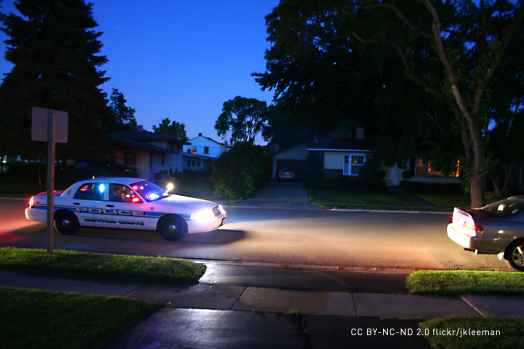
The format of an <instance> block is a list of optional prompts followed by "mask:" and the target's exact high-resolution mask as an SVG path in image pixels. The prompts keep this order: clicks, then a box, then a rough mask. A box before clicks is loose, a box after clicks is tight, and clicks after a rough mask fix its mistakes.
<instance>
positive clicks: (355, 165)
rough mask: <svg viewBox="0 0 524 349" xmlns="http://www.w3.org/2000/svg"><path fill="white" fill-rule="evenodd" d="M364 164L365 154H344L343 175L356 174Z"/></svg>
mask: <svg viewBox="0 0 524 349" xmlns="http://www.w3.org/2000/svg"><path fill="white" fill-rule="evenodd" d="M365 165H366V155H364V154H346V155H344V168H343V175H344V176H358V175H359V173H360V171H361V170H362V168H363V167H364V166H365Z"/></svg>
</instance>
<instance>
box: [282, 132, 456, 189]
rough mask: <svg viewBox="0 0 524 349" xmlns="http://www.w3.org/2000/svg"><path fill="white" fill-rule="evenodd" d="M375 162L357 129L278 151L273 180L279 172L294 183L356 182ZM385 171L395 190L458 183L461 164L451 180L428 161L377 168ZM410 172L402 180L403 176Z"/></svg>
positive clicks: (370, 147) (415, 160)
mask: <svg viewBox="0 0 524 349" xmlns="http://www.w3.org/2000/svg"><path fill="white" fill-rule="evenodd" d="M373 158H374V147H373V145H372V144H370V143H369V141H368V140H367V139H366V137H365V132H364V128H360V127H357V128H355V129H354V131H353V132H350V133H349V134H345V135H342V136H340V135H333V136H331V137H326V138H324V139H316V140H314V141H313V142H311V143H310V144H300V145H296V146H294V147H292V148H289V149H286V150H284V151H281V152H279V153H277V154H275V155H274V156H273V169H272V178H273V179H278V177H279V176H278V174H279V171H280V170H283V169H286V170H290V171H292V172H293V173H295V177H296V179H297V180H303V179H305V176H306V174H307V175H308V176H309V178H315V179H318V180H331V179H337V178H348V179H350V178H356V177H359V176H360V174H361V172H362V170H363V169H364V168H365V167H366V166H367V165H368V164H369V162H370V161H371V160H372V159H373ZM378 166H380V167H381V168H382V169H383V170H384V171H385V178H384V180H385V182H386V185H388V186H398V185H400V182H401V181H404V180H405V181H410V182H418V183H442V184H444V183H452V184H457V183H460V179H459V175H460V162H457V168H456V170H455V172H454V173H453V176H445V175H444V174H443V173H441V172H439V171H436V170H434V169H433V168H432V166H431V162H430V161H425V162H424V161H422V160H421V159H418V158H416V159H414V160H411V161H399V162H397V163H395V164H393V165H392V166H385V165H384V164H378ZM406 171H408V172H412V173H413V175H412V176H411V178H409V179H404V178H403V174H404V172H406Z"/></svg>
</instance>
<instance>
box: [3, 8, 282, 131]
mask: <svg viewBox="0 0 524 349" xmlns="http://www.w3.org/2000/svg"><path fill="white" fill-rule="evenodd" d="M92 2H93V3H94V17H95V19H96V21H97V22H98V24H99V27H98V30H99V31H102V32H103V33H104V34H103V36H102V38H101V40H102V42H103V44H104V48H103V54H105V55H107V57H108V59H109V63H108V64H106V65H105V66H103V68H102V69H104V70H106V71H107V76H108V77H110V78H111V80H110V81H109V82H107V83H106V84H105V85H104V86H103V88H104V90H106V91H107V92H109V91H110V90H111V88H113V87H116V88H118V89H120V90H121V91H122V92H124V94H125V96H126V98H127V100H128V103H129V105H131V106H132V107H134V108H135V109H136V117H137V120H138V123H139V124H142V125H144V127H145V128H146V129H151V127H152V125H153V124H156V123H158V122H159V121H160V120H161V119H162V118H164V117H169V118H171V119H175V120H177V121H181V122H184V123H185V124H186V129H187V131H188V136H190V137H192V136H195V135H196V134H197V133H198V132H203V133H204V134H206V135H209V136H211V137H214V138H216V132H215V129H214V123H215V120H216V118H217V116H218V115H219V114H220V111H221V109H222V103H223V102H224V101H225V100H227V99H229V98H232V97H234V96H236V95H240V96H245V97H254V98H258V99H262V100H266V101H268V102H269V101H270V100H271V93H269V92H263V91H262V90H261V89H260V87H259V86H258V85H257V84H256V83H255V81H254V79H253V78H252V77H251V73H253V72H261V71H263V70H264V66H265V61H264V50H265V49H266V48H267V47H268V44H267V42H266V40H265V38H266V31H265V22H264V16H265V15H267V14H268V13H269V12H270V11H271V10H272V8H273V7H274V6H276V5H277V3H278V0H249V1H246V0H228V1H212V0H204V1H181V0H178V1H174V0H169V1H166V0H150V1H129V0H93V1H92ZM13 9H14V6H13V0H4V5H3V11H8V12H12V11H13ZM4 39H5V36H4V35H3V34H0V40H1V41H3V40H4ZM4 49H5V48H4V45H3V44H1V45H0V54H1V57H0V74H1V75H2V77H3V75H4V74H5V73H7V72H8V71H9V70H10V69H11V65H10V64H9V63H8V62H7V61H5V59H4Z"/></svg>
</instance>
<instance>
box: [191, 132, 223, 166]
mask: <svg viewBox="0 0 524 349" xmlns="http://www.w3.org/2000/svg"><path fill="white" fill-rule="evenodd" d="M227 150H228V146H227V145H225V144H224V143H221V142H218V141H216V140H214V139H213V138H210V137H206V136H204V135H202V133H199V134H198V136H197V137H194V138H191V139H190V140H189V141H188V143H187V144H185V145H184V146H183V158H184V162H183V168H184V170H185V171H191V172H208V171H210V170H211V164H212V162H213V161H214V160H216V159H218V158H219V157H220V155H222V153H223V152H225V151H227Z"/></svg>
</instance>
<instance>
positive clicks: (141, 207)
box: [25, 177, 227, 240]
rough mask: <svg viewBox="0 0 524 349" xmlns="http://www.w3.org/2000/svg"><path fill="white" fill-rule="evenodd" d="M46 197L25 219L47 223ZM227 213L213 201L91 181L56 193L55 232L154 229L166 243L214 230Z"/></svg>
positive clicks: (135, 182) (125, 181) (144, 184)
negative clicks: (87, 229)
mask: <svg viewBox="0 0 524 349" xmlns="http://www.w3.org/2000/svg"><path fill="white" fill-rule="evenodd" d="M46 214H47V194H46V193H40V194H37V195H35V196H33V197H31V199H30V200H29V206H28V207H27V208H26V210H25V217H26V219H28V220H32V221H39V222H46ZM226 216H227V214H226V211H225V210H224V208H223V207H222V206H221V205H218V204H216V203H214V202H211V201H207V200H201V199H195V198H190V197H187V196H181V195H175V194H169V193H167V192H166V190H164V189H163V188H161V187H159V186H158V185H156V184H154V183H152V182H149V181H146V180H144V179H140V178H126V177H122V178H116V177H114V178H96V179H91V180H84V181H80V182H76V183H75V184H73V185H71V186H70V187H69V188H67V189H66V190H64V191H63V192H56V193H55V222H54V223H55V227H56V229H57V230H58V231H59V232H61V233H62V234H74V233H75V232H76V231H77V230H78V229H79V228H80V227H104V228H119V229H137V230H155V231H158V232H160V234H162V236H164V238H166V239H167V240H179V239H181V238H183V237H184V236H185V235H186V234H191V233H203V232H208V231H212V230H215V229H217V228H219V227H220V226H222V225H223V224H224V221H225V219H226Z"/></svg>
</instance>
